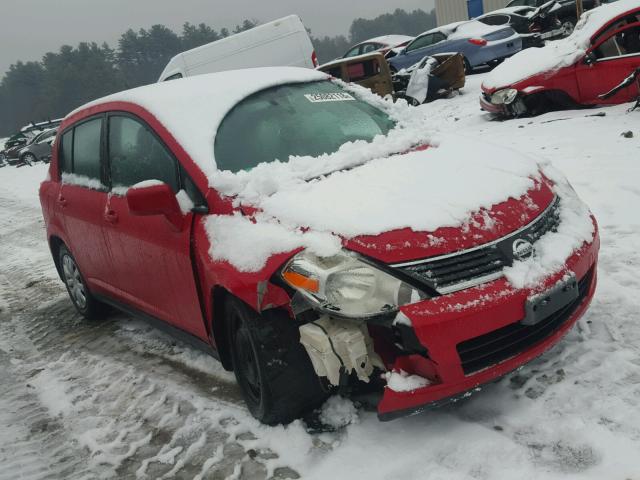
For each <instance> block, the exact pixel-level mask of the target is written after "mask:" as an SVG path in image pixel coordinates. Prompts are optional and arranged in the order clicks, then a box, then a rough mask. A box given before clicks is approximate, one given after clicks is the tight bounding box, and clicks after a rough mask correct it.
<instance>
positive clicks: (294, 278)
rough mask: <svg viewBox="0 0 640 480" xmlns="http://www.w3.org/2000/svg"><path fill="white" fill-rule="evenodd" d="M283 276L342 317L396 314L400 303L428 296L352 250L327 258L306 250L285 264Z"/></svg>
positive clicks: (314, 304) (323, 308) (308, 297)
mask: <svg viewBox="0 0 640 480" xmlns="http://www.w3.org/2000/svg"><path fill="white" fill-rule="evenodd" d="M282 278H283V279H284V280H285V282H287V284H289V285H290V286H291V287H293V288H294V289H296V290H297V291H298V292H299V293H300V294H302V295H303V296H304V297H305V298H306V300H308V301H309V302H310V303H311V306H312V307H313V308H315V309H317V310H321V311H323V312H325V313H329V314H330V315H334V316H338V317H348V318H372V317H377V316H380V315H387V314H393V313H395V312H397V311H398V307H401V306H403V305H408V304H410V303H415V302H418V301H420V300H422V299H425V298H427V295H426V294H424V293H423V292H421V291H420V290H418V289H416V288H414V287H413V286H411V285H409V284H407V283H405V282H403V281H402V280H400V279H398V278H396V277H394V276H392V275H389V274H388V273H386V272H384V271H382V270H380V269H379V268H376V267H375V266H373V265H371V264H370V263H368V262H366V261H365V260H363V259H361V258H360V257H358V256H357V255H356V254H353V253H348V252H343V253H340V254H338V255H335V256H332V257H324V258H323V257H318V256H316V255H313V254H312V253H310V252H307V251H302V252H300V253H299V254H297V255H296V256H295V257H293V259H291V261H290V262H289V263H288V264H287V265H286V266H285V268H284V269H283V271H282Z"/></svg>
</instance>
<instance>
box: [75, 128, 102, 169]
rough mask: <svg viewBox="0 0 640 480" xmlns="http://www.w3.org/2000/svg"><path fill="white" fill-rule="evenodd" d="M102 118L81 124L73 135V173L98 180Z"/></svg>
mask: <svg viewBox="0 0 640 480" xmlns="http://www.w3.org/2000/svg"><path fill="white" fill-rule="evenodd" d="M101 130H102V118H96V119H93V120H89V121H88V122H85V123H82V124H80V125H78V126H77V127H76V128H75V133H74V135H73V173H75V174H76V175H83V176H85V177H89V178H92V179H96V180H100V135H101Z"/></svg>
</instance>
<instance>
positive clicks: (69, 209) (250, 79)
mask: <svg viewBox="0 0 640 480" xmlns="http://www.w3.org/2000/svg"><path fill="white" fill-rule="evenodd" d="M423 122H424V117H423V115H422V114H421V113H420V112H419V111H418V109H411V108H409V107H408V106H406V105H403V104H394V103H393V102H390V101H385V100H383V99H381V98H380V97H378V96H376V95H374V94H373V93H371V92H369V91H367V90H365V89H363V88H361V87H357V86H350V85H347V84H345V83H343V82H341V81H338V80H335V79H331V78H330V77H329V76H328V75H326V74H323V73H321V72H317V71H314V70H310V69H299V68H288V67H282V68H263V69H256V70H254V71H248V70H242V71H229V72H222V73H216V74H210V75H202V76H197V77H193V78H189V79H185V80H183V81H180V82H165V83H162V84H155V85H150V86H145V87H140V88H137V89H134V90H129V91H125V92H121V93H117V94H114V95H111V96H108V97H105V98H102V99H99V100H96V101H94V102H92V103H90V104H87V105H85V106H83V107H81V108H79V109H78V110H76V111H74V112H72V113H71V114H69V115H68V116H67V117H66V119H65V120H64V122H63V124H62V126H61V127H60V130H59V133H58V137H57V139H56V142H55V148H54V151H53V158H52V161H51V165H50V170H49V175H48V176H47V179H46V180H45V181H44V182H43V183H42V184H41V186H40V200H41V204H42V209H43V215H44V218H45V223H46V231H47V239H48V244H49V247H50V249H51V253H52V256H53V260H54V262H55V266H56V268H57V270H58V273H59V275H60V277H61V279H62V280H63V281H64V283H65V285H66V288H67V290H68V293H69V295H70V299H71V301H72V302H73V304H74V305H75V307H76V309H77V310H78V311H79V312H80V313H81V314H82V315H84V316H86V317H89V318H91V317H94V316H98V315H100V314H101V313H103V306H104V305H105V304H109V305H112V306H115V307H117V308H120V309H122V310H124V311H126V312H130V313H131V314H133V315H136V316H139V317H141V318H144V319H147V320H149V321H150V322H153V323H155V324H157V325H158V326H161V327H164V328H165V329H167V330H170V331H171V332H173V333H174V334H176V335H178V336H179V337H180V338H182V339H184V340H186V341H189V342H191V343H192V344H193V345H196V346H198V347H199V348H202V349H203V350H204V351H207V352H209V353H210V354H211V355H213V356H215V357H217V358H219V359H220V360H221V362H222V365H223V366H224V367H225V368H227V369H229V370H233V371H234V372H235V375H236V378H237V380H238V383H239V386H240V388H241V391H242V393H243V395H244V398H245V400H246V403H247V405H248V408H249V410H250V411H251V413H252V414H253V415H254V416H255V417H257V418H258V419H260V420H261V421H262V422H265V423H267V424H277V423H281V422H288V421H291V420H293V419H295V418H298V417H300V416H301V415H304V414H305V413H307V412H309V411H310V410H312V409H313V408H315V407H317V406H319V405H320V404H321V403H322V402H323V401H324V400H325V399H326V398H327V397H328V396H329V395H330V394H332V393H334V392H337V393H341V394H349V393H351V392H353V391H358V390H360V391H362V389H365V390H369V391H370V392H371V394H372V395H374V394H375V395H377V397H378V400H377V409H378V414H379V417H380V418H381V419H382V420H390V419H393V418H395V417H397V416H400V415H405V414H408V413H412V412H416V411H419V410H421V409H424V408H426V406H430V405H439V404H442V403H445V402H447V401H449V400H451V399H452V398H456V397H459V396H461V395H465V392H469V391H475V390H477V389H478V387H479V386H480V385H482V384H485V383H487V382H490V381H492V380H494V379H496V378H498V377H501V376H502V375H505V374H507V373H508V372H511V371H513V370H514V369H517V368H518V367H520V366H521V365H522V364H524V363H525V362H528V361H530V360H532V359H534V358H535V357H537V356H539V355H541V354H542V353H544V352H545V351H546V350H548V349H549V348H550V347H551V346H553V345H555V344H556V343H557V342H559V341H560V339H561V338H562V336H563V335H564V334H565V333H567V331H568V330H569V329H570V328H571V327H572V326H573V325H574V324H575V322H576V321H577V320H578V318H580V317H581V315H582V314H583V313H584V312H585V310H586V309H587V308H588V305H589V302H590V300H591V298H592V296H593V294H594V290H595V286H596V264H597V257H598V248H599V240H598V232H597V225H596V222H595V219H594V218H593V216H592V215H591V213H590V212H589V209H588V208H587V207H586V205H585V204H584V203H583V202H582V201H581V200H580V199H579V198H578V196H577V194H576V193H575V191H574V190H573V189H572V188H571V186H570V184H569V183H568V182H567V180H566V179H565V178H564V177H563V176H562V174H560V173H559V172H558V171H556V170H555V169H553V168H552V167H551V166H549V165H544V164H539V163H538V162H536V161H535V160H533V159H531V158H528V157H524V156H522V155H520V154H518V153H517V152H514V151H512V150H504V149H502V148H499V147H497V146H492V145H490V144H487V143H484V142H483V143H481V142H479V141H477V140H474V139H465V138H460V137H459V136H458V137H455V138H450V139H449V138H446V137H444V138H440V139H430V138H428V137H426V136H425V133H424V132H425V129H426V126H425V124H424V123H423ZM365 387H366V388H365ZM370 396H371V395H370Z"/></svg>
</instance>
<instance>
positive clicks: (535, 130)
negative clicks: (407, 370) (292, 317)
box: [0, 75, 640, 480]
mask: <svg viewBox="0 0 640 480" xmlns="http://www.w3.org/2000/svg"><path fill="white" fill-rule="evenodd" d="M481 79H482V76H481V75H476V76H473V77H471V78H470V79H469V84H468V86H467V88H466V89H465V93H464V94H463V95H461V96H459V97H456V98H453V99H451V100H446V101H439V102H436V103H434V104H431V105H427V106H424V107H421V108H424V109H426V110H427V111H429V112H430V114H431V115H432V116H433V130H434V131H435V132H440V133H443V134H444V133H446V134H449V133H457V134H460V135H465V136H467V137H469V138H471V139H477V141H479V142H486V141H491V142H493V143H496V144H500V145H504V146H508V147H511V148H513V149H515V150H518V151H522V152H525V153H528V154H531V155H533V156H535V157H537V158H540V159H547V160H549V161H551V162H553V163H554V164H555V165H556V166H557V167H559V168H560V169H561V170H563V171H564V172H565V173H566V174H567V175H568V177H569V178H570V180H571V181H572V183H573V185H574V187H575V188H576V190H577V191H578V193H579V194H580V195H581V196H582V197H583V198H584V199H585V200H586V201H587V203H589V205H590V206H591V207H592V209H593V211H594V213H595V214H596V216H597V217H598V220H599V222H600V227H601V235H602V252H601V262H600V267H599V282H600V283H599V288H598V292H597V294H596V298H595V300H594V302H593V305H592V307H591V309H590V310H589V312H588V313H587V315H586V316H585V318H584V319H583V320H581V321H580V323H579V324H578V326H577V327H576V328H575V329H573V331H571V332H570V333H569V335H568V336H567V337H566V338H565V339H564V340H563V341H562V342H561V343H560V344H559V345H558V346H556V347H555V348H554V349H552V350H551V351H549V352H548V353H547V354H545V355H544V356H543V357H541V358H540V359H538V360H536V361H535V362H533V363H531V364H529V365H527V366H526V367H524V368H523V369H522V370H520V371H519V372H517V373H515V374H512V375H510V376H508V377H507V378H505V379H503V380H501V381H500V382H498V383H495V384H492V385H490V386H488V387H486V388H485V389H484V390H483V391H482V392H480V393H479V394H477V395H475V396H473V397H472V398H470V399H469V400H467V401H465V402H460V403H459V404H457V405H455V406H453V407H448V408H446V409H441V410H437V411H431V412H428V413H424V414H421V415H419V416H415V417H410V418H405V419H400V420H397V421H395V422H392V423H385V424H383V423H379V422H378V421H377V419H376V417H375V414H373V413H371V412H365V411H362V410H360V411H358V410H356V409H355V408H354V407H353V405H351V404H350V402H348V401H340V400H333V401H331V403H330V404H329V405H328V406H327V407H326V411H325V413H326V414H327V416H328V417H329V418H330V419H331V420H333V421H336V422H338V423H342V424H346V423H350V424H349V425H348V426H346V427H343V428H340V429H338V430H337V431H336V432H333V433H323V434H309V433H307V432H306V430H305V428H304V425H303V424H302V423H300V422H297V423H294V424H293V425H290V426H289V427H287V428H283V427H278V428H269V427H264V426H261V425H259V424H258V423H257V422H255V421H254V420H253V419H252V418H251V417H250V415H249V414H248V412H247V410H246V409H245V407H244V406H243V404H242V401H241V399H240V395H239V391H238V389H237V387H236V385H235V382H234V380H233V377H232V376H230V375H229V374H228V373H225V372H224V371H222V369H221V368H220V367H219V365H218V364H217V363H216V361H215V360H213V359H211V358H208V357H206V356H204V355H202V354H200V353H198V352H196V351H194V350H191V349H190V348H188V347H186V346H184V345H182V344H180V343H178V342H176V341H174V340H173V339H171V338H170V337H168V336H165V335H164V334H161V333H159V332H157V331H155V330H153V329H151V328H150V327H148V326H146V325H145V324H143V323H140V322H138V321H134V320H132V319H130V318H128V317H126V316H124V315H115V316H113V317H112V318H110V319H109V320H107V321H105V322H102V323H87V322H83V321H82V320H81V319H80V318H79V316H78V315H76V314H75V313H74V311H73V309H72V307H71V303H70V301H69V300H68V299H67V297H66V293H65V291H64V288H63V286H62V284H61V282H60V281H59V280H58V279H57V278H56V275H55V271H54V269H53V263H52V262H51V259H50V256H49V253H48V251H47V247H46V244H45V240H44V231H43V224H42V220H41V216H40V211H39V205H38V201H37V197H36V194H37V184H38V182H39V181H40V179H41V178H42V177H43V176H44V174H45V169H44V167H43V166H36V167H32V168H19V169H16V168H13V167H11V168H4V169H1V170H0V258H2V269H1V270H0V427H1V428H0V480H4V479H7V480H8V479H11V480H13V479H15V478H18V477H21V478H29V479H31V478H33V479H35V478H51V479H58V478H65V479H66V478H180V479H182V478H220V479H223V478H247V479H259V478H269V477H272V476H274V477H276V478H298V477H299V476H302V477H303V478H318V479H326V478H367V479H397V478H407V479H413V478H416V479H417V478H420V479H427V478H428V479H447V480H455V479H490V480H494V479H509V480H512V479H514V478H518V479H540V478H545V479H547V478H548V479H573V478H580V479H598V480H601V479H608V480H609V479H611V480H616V479H620V480H625V479H634V480H635V479H639V478H640V414H639V413H638V412H640V322H639V320H640V318H639V317H640V314H639V313H638V312H640V280H639V279H638V271H639V270H640V253H639V252H640V212H639V211H638V209H639V208H640V160H639V159H640V128H639V126H640V112H635V113H629V114H627V113H626V108H627V106H620V107H613V108H605V109H598V110H584V111H573V112H556V113H551V114H548V115H545V116H542V117H538V118H535V119H523V120H513V121H509V122H494V121H489V119H488V118H487V117H486V116H485V115H484V114H482V113H481V112H480V111H479V108H478V103H477V102H478V92H479V85H480V82H481ZM596 115H597V116H596ZM629 130H630V131H632V132H633V133H634V137H633V138H625V137H623V136H621V134H622V133H623V132H626V131H629ZM461 173H462V172H461ZM458 181H473V179H468V180H465V178H464V177H463V176H462V175H461V176H460V178H459V179H458ZM488 188H490V186H488Z"/></svg>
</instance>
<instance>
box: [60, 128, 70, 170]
mask: <svg viewBox="0 0 640 480" xmlns="http://www.w3.org/2000/svg"><path fill="white" fill-rule="evenodd" d="M60 142H61V145H60V149H59V150H58V165H59V168H60V171H61V172H64V173H71V159H72V156H71V155H72V153H71V152H72V148H73V129H71V130H69V131H68V132H67V133H65V134H64V135H62V137H61V139H60Z"/></svg>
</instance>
